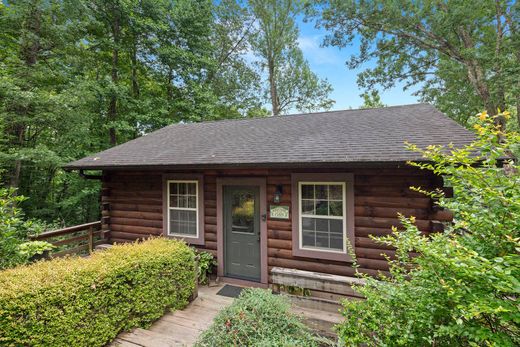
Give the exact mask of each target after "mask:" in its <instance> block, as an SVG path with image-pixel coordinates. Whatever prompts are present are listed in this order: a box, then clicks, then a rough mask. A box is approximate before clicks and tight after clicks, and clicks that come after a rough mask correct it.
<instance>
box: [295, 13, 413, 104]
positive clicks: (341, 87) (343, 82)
mask: <svg viewBox="0 0 520 347" xmlns="http://www.w3.org/2000/svg"><path fill="white" fill-rule="evenodd" d="M298 25H299V28H300V37H299V45H300V48H301V49H302V51H303V54H304V56H305V58H306V59H307V60H308V61H309V64H310V66H311V69H312V71H314V72H315V73H316V74H317V75H318V76H319V77H321V78H326V79H328V81H329V82H330V84H331V85H332V87H333V88H334V91H333V93H332V94H331V98H332V99H333V100H336V104H335V105H334V106H333V109H334V110H341V109H347V108H350V107H352V108H358V107H359V106H360V105H362V104H363V100H362V99H361V97H360V96H359V95H360V94H361V93H362V90H360V89H359V87H358V86H357V84H356V79H357V74H358V73H359V72H360V71H362V70H363V69H360V70H350V69H348V68H347V67H346V65H345V62H346V61H347V60H348V59H349V57H350V56H351V55H352V54H353V53H357V48H356V47H345V48H343V49H339V48H337V47H320V45H321V43H322V41H323V37H324V36H325V35H326V31H324V30H322V29H316V28H315V26H314V23H312V22H308V23H305V22H303V20H300V21H299V22H298ZM373 65H374V63H367V65H365V66H364V67H370V66H373ZM379 93H380V95H381V99H382V101H383V103H384V104H386V105H389V106H392V105H403V104H413V103H416V102H418V99H417V97H416V96H413V95H412V93H413V90H406V91H403V88H402V85H396V87H395V88H393V89H390V90H386V91H383V90H381V89H380V90H379Z"/></svg>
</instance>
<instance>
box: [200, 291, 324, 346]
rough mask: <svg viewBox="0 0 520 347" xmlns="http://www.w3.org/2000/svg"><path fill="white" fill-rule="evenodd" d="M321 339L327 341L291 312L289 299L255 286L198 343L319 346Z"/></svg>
mask: <svg viewBox="0 0 520 347" xmlns="http://www.w3.org/2000/svg"><path fill="white" fill-rule="evenodd" d="M320 342H321V343H324V342H325V340H323V339H319V338H317V337H316V336H314V335H313V334H312V333H311V331H310V330H309V328H308V327H306V326H305V325H304V324H303V323H302V322H301V320H300V319H299V318H298V317H297V316H295V315H294V314H293V313H291V312H290V303H289V302H288V300H287V299H286V298H284V297H283V296H281V295H273V294H272V293H271V292H270V291H268V290H264V289H253V288H251V289H245V290H243V291H242V293H241V294H240V296H239V297H238V298H237V299H235V301H234V302H233V304H231V306H229V307H227V308H225V309H223V310H222V311H221V312H220V313H219V314H218V315H217V317H216V318H215V320H214V321H213V325H212V326H211V327H210V328H209V329H208V330H206V331H205V332H204V333H202V335H201V336H200V338H199V340H198V341H197V343H196V346H198V347H202V346H208V347H210V346H211V347H220V346H222V347H223V346H265V347H267V346H319V345H320Z"/></svg>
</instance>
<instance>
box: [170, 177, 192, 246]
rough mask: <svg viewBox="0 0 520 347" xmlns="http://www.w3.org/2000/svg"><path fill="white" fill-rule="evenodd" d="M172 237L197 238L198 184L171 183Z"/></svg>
mask: <svg viewBox="0 0 520 347" xmlns="http://www.w3.org/2000/svg"><path fill="white" fill-rule="evenodd" d="M169 184H170V201H169V211H170V221H169V230H168V233H169V234H170V235H172V234H173V235H187V236H197V215H198V211H197V208H198V206H197V204H198V201H197V185H198V183H197V182H184V181H173V182H170V183H169Z"/></svg>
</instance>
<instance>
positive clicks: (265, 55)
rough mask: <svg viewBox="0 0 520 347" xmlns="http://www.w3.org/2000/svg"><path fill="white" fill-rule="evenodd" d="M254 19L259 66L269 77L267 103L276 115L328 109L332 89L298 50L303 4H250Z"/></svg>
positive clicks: (284, 0)
mask: <svg viewBox="0 0 520 347" xmlns="http://www.w3.org/2000/svg"><path fill="white" fill-rule="evenodd" d="M248 3H249V7H250V9H251V13H252V16H253V17H254V18H255V19H256V20H257V22H258V26H259V29H258V31H256V32H255V34H254V36H253V39H252V40H251V47H252V49H253V51H254V53H255V54H256V55H257V56H258V57H259V58H260V61H259V65H260V67H261V69H262V71H264V73H265V75H266V76H267V79H268V83H267V86H268V87H267V88H265V95H266V99H267V100H269V101H270V103H271V105H272V112H273V115H275V116H278V115H280V114H286V113H287V112H288V111H291V110H292V109H297V110H298V111H307V112H309V111H313V110H319V109H329V108H331V107H332V105H333V104H334V101H333V100H331V99H329V94H330V93H331V92H332V87H331V85H330V84H329V83H328V82H327V81H326V80H322V79H320V78H319V77H318V76H317V75H316V74H315V73H313V72H312V71H311V69H310V67H309V63H308V62H307V60H305V58H304V57H303V53H302V50H301V49H300V47H299V46H298V35H299V31H298V27H297V25H296V17H297V16H298V15H300V14H301V10H302V2H301V1H300V0H249V2H248Z"/></svg>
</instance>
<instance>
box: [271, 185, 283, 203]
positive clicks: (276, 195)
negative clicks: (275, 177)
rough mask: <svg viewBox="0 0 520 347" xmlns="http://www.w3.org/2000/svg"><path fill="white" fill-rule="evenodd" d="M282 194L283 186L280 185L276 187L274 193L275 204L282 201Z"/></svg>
mask: <svg viewBox="0 0 520 347" xmlns="http://www.w3.org/2000/svg"><path fill="white" fill-rule="evenodd" d="M282 194H283V186H282V185H281V184H279V185H277V186H276V191H275V192H274V199H273V202H274V203H275V204H279V203H280V201H281V200H282Z"/></svg>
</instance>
